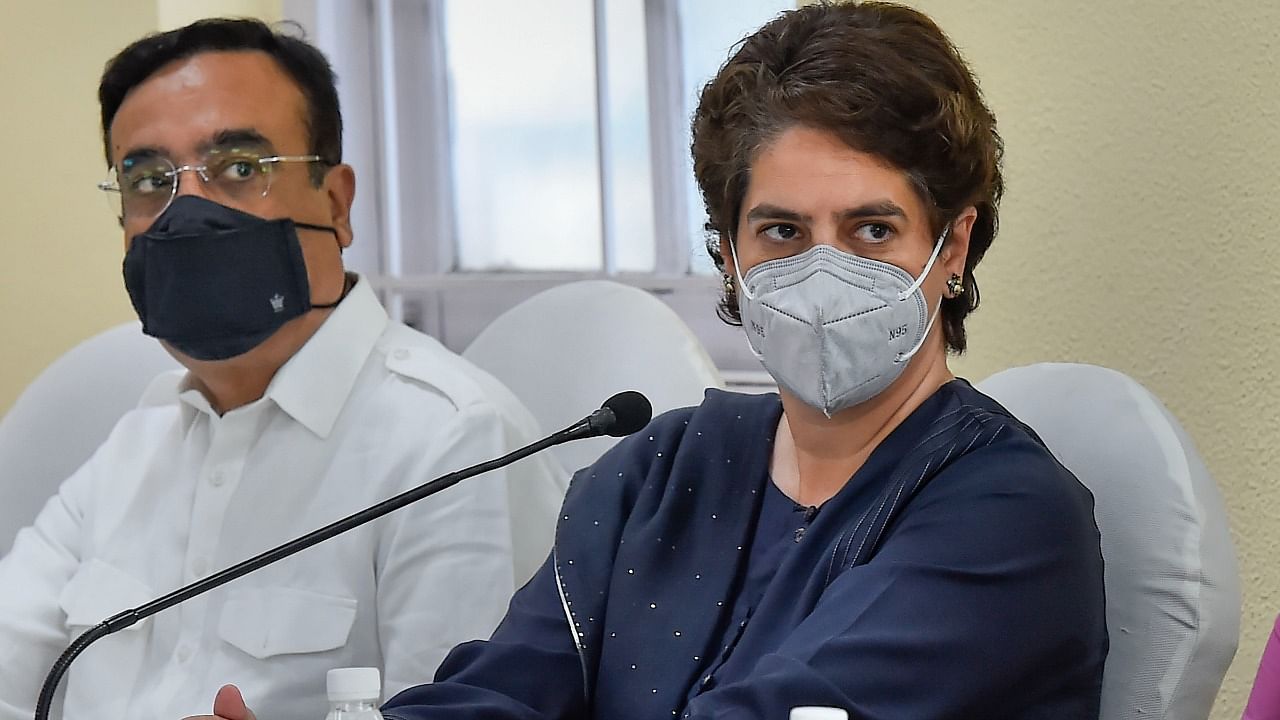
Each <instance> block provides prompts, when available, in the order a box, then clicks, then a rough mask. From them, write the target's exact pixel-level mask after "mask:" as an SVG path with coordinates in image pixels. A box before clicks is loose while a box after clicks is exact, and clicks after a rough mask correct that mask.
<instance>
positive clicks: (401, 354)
mask: <svg viewBox="0 0 1280 720" xmlns="http://www.w3.org/2000/svg"><path fill="white" fill-rule="evenodd" d="M391 357H393V358H395V359H396V360H408V359H409V351H408V350H405V349H404V348H400V349H398V350H396V351H394V352H392V353H391Z"/></svg>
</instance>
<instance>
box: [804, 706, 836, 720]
mask: <svg viewBox="0 0 1280 720" xmlns="http://www.w3.org/2000/svg"><path fill="white" fill-rule="evenodd" d="M791 720H849V713H847V712H845V711H844V710H841V709H840V708H833V707H797V708H791Z"/></svg>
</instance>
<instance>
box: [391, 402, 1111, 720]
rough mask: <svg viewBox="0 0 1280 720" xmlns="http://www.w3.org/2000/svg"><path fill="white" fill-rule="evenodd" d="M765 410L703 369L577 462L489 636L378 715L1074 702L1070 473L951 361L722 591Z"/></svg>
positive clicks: (919, 712) (1079, 609)
mask: <svg viewBox="0 0 1280 720" xmlns="http://www.w3.org/2000/svg"><path fill="white" fill-rule="evenodd" d="M780 414H781V403H780V402H779V400H778V397H777V396H776V395H764V396H752V395H737V394H732V393H724V392H720V391H714V390H713V391H709V392H708V393H707V397H706V399H705V400H704V402H703V403H702V404H701V405H700V406H698V407H697V408H690V409H686V410H678V411H674V412H670V413H666V414H664V415H662V416H661V417H659V418H657V419H655V420H654V421H653V423H651V424H650V426H649V427H648V428H646V429H645V430H643V431H641V432H640V433H638V434H636V435H633V436H631V437H629V438H627V439H626V440H624V441H622V442H621V443H619V444H618V445H617V446H616V447H614V448H613V449H612V450H610V451H609V452H608V453H606V454H605V455H604V456H603V457H602V458H601V459H600V460H599V461H597V462H596V463H595V464H594V465H592V466H591V467H589V468H587V469H585V470H582V471H580V472H579V473H578V474H577V475H576V476H575V478H574V482H573V484H572V486H571V487H570V489H569V493H568V495H567V496H566V498H565V503H564V509H563V512H562V516H561V519H560V523H559V527H558V528H557V532H556V545H555V548H554V550H553V551H552V556H551V558H549V559H548V561H547V563H546V564H545V565H544V566H543V568H542V569H541V570H540V571H539V572H538V573H537V575H535V576H534V578H533V579H532V580H531V581H530V582H529V583H528V584H527V585H526V586H525V587H524V588H522V589H521V590H520V591H519V592H518V593H517V594H516V596H515V597H514V598H513V599H512V602H511V607H510V609H509V611H508V614H507V617H506V619H505V620H504V621H503V622H502V624H501V625H500V626H499V627H498V629H497V630H496V631H495V632H494V635H493V637H492V638H491V639H490V640H489V641H486V642H472V643H467V644H464V645H461V646H459V647H457V648H455V649H454V651H453V652H452V653H450V655H449V657H448V658H447V659H446V660H445V662H444V664H443V665H442V666H441V667H440V670H439V671H438V673H437V675H436V682H435V683H433V684H430V685H423V686H419V687H416V688H411V689H409V690H406V691H404V692H403V693H401V694H399V695H397V696H396V697H394V698H392V699H391V700H390V701H389V702H388V703H387V705H386V706H385V708H384V713H385V714H386V716H387V717H388V718H389V719H391V720H395V719H403V720H428V719H431V718H447V719H448V720H473V719H474V720H517V719H520V720H552V719H553V718H554V719H557V720H570V719H584V720H585V719H586V718H592V719H597V720H642V719H643V720H654V719H656V718H664V717H665V718H672V717H689V718H693V719H695V720H711V719H713V718H714V719H715V720H747V719H758V720H772V719H774V718H777V719H779V720H782V719H784V718H786V717H787V713H788V710H789V709H790V708H791V707H793V706H796V705H828V706H836V707H842V708H845V709H847V710H848V711H849V713H850V717H851V718H855V719H866V720H871V719H876V720H879V719H882V718H886V719H887V718H902V719H904V720H907V719H909V720H922V719H926V718H1006V719H1008V718H1026V719H1028V720H1030V719H1032V718H1034V719H1035V720H1058V719H1067V718H1070V719H1071V720H1079V719H1080V718H1096V717H1097V714H1098V701H1099V693H1100V689H1101V678H1102V666H1103V660H1104V657H1105V655H1106V647H1107V639H1106V627H1105V620H1104V615H1103V586H1102V557H1101V552H1100V550H1099V545H1098V532H1097V528H1096V526H1095V525H1094V522H1093V512H1092V505H1093V501H1092V497H1091V495H1090V494H1089V492H1088V491H1087V490H1086V489H1085V488H1084V487H1083V486H1082V485H1080V483H1079V482H1078V481H1077V480H1076V479H1075V478H1074V477H1073V476H1072V475H1071V474H1070V473H1069V472H1068V471H1067V470H1066V469H1064V468H1063V467H1062V466H1061V465H1060V464H1058V463H1057V462H1056V461H1055V460H1054V459H1053V457H1052V455H1050V454H1049V452H1048V451H1047V450H1046V449H1045V448H1044V446H1043V445H1042V444H1041V442H1040V441H1039V439H1038V438H1036V436H1035V434H1034V433H1033V432H1031V431H1030V430H1029V429H1028V428H1027V427H1026V426H1024V425H1022V424H1021V423H1019V422H1018V421H1017V420H1016V419H1014V418H1012V417H1011V416H1010V415H1009V414H1008V412H1007V411H1005V410H1004V409H1003V408H1001V407H1000V406H999V405H998V404H997V403H996V402H995V401H993V400H991V399H990V398H988V397H986V396H985V395H982V394H981V393H979V392H977V391H976V390H974V389H973V388H972V387H971V386H970V385H969V384H968V383H966V382H964V381H954V382H951V383H948V384H946V385H945V386H943V387H942V388H941V389H939V390H938V391H937V392H936V393H934V395H933V396H931V397H930V398H929V399H928V400H926V401H925V402H924V403H923V404H922V405H921V406H920V407H919V408H917V409H916V410H915V412H913V413H912V414H911V415H910V417H908V418H907V420H906V421H905V422H903V423H902V424H901V425H900V426H899V427H897V428H896V429H895V430H894V431H893V432H892V433H891V434H890V435H889V437H887V438H886V439H885V440H884V442H882V443H881V444H880V446H879V447H877V448H876V449H875V450H874V451H873V452H872V454H871V456H870V457H869V458H868V459H867V461H866V463H865V464H864V465H863V467H862V468H861V469H860V470H858V472H857V473H856V474H855V475H854V476H853V477H852V478H851V479H850V481H849V482H848V484H846V485H845V487H844V488H843V489H841V490H840V492H839V493H837V494H836V495H835V496H834V497H833V498H831V499H830V500H829V501H827V502H826V503H825V504H824V505H823V506H822V509H821V512H819V513H818V514H817V515H816V516H815V517H814V518H813V519H812V522H811V523H809V524H808V525H807V526H806V529H805V533H804V535H803V537H802V539H801V542H800V543H797V547H796V548H794V549H793V550H791V551H789V552H787V553H785V557H783V558H781V560H780V564H779V565H778V567H777V569H776V571H775V572H774V573H773V574H772V578H771V579H770V580H769V581H768V582H767V586H766V587H765V588H764V589H763V594H762V595H760V597H759V599H758V602H756V601H755V599H754V598H750V599H749V600H750V602H748V603H747V604H746V605H745V606H744V603H743V602H742V600H743V598H742V591H743V588H744V583H745V584H746V587H748V588H750V587H751V583H750V582H749V577H748V575H747V572H746V570H747V567H748V556H749V555H750V554H751V553H750V549H751V547H752V542H753V539H754V531H755V528H756V525H757V521H758V519H759V517H760V510H761V503H762V500H763V498H764V496H765V492H766V490H767V487H766V483H768V482H770V480H769V478H768V467H769V459H770V456H771V453H772V442H773V436H774V432H775V430H776V428H777V423H778V420H779V417H780ZM744 607H745V609H746V610H747V611H748V613H747V614H748V617H746V618H742V617H740V615H739V614H735V610H737V611H739V613H741V611H742V610H743V609H744ZM744 620H745V621H744ZM726 645H728V646H730V648H729V652H728V653H727V654H726V652H725V646H726ZM748 655H749V656H750V657H748Z"/></svg>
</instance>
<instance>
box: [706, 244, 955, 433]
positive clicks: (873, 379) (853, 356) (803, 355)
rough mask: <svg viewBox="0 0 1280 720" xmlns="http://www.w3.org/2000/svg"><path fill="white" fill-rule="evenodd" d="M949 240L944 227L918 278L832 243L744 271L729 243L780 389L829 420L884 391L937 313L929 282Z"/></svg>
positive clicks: (756, 347) (752, 337)
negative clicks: (929, 296)
mask: <svg viewBox="0 0 1280 720" xmlns="http://www.w3.org/2000/svg"><path fill="white" fill-rule="evenodd" d="M947 229H948V230H949V229H950V226H948V228H947ZM946 237H947V230H943V231H942V235H941V236H939V237H938V242H937V243H936V244H935V245H934V248H933V254H932V255H930V256H929V262H928V263H926V264H925V267H924V270H923V271H922V272H921V273H920V277H919V278H913V277H911V274H910V273H908V272H906V271H905V270H903V269H901V268H899V267H897V266H895V265H891V264H889V263H886V262H881V261H879V260H869V259H867V258H863V257H859V256H857V255H852V254H850V253H846V252H843V251H841V250H837V249H836V248H833V247H831V246H830V245H815V246H813V247H811V248H809V249H808V250H806V251H804V252H802V253H800V254H798V255H793V256H791V257H786V258H779V259H777V260H768V261H766V262H762V263H760V264H759V265H756V266H755V267H753V268H751V270H750V271H749V272H748V273H747V275H746V277H745V278H744V277H743V276H742V274H741V271H739V270H738V268H739V267H740V264H739V263H738V254H737V249H736V248H734V247H733V244H732V243H730V250H731V252H732V253H733V267H734V273H735V274H737V276H738V287H739V288H740V289H739V292H738V309H739V311H740V312H741V313H742V326H743V329H744V330H746V333H747V342H748V343H749V344H750V345H751V351H752V352H753V353H754V354H755V356H756V357H757V358H758V359H759V360H760V362H761V363H762V364H763V365H764V367H765V370H768V371H769V374H770V375H772V376H773V379H774V380H775V381H777V383H778V385H779V386H781V387H782V388H785V389H786V390H787V391H788V392H790V393H791V394H792V395H795V396H796V397H797V398H799V399H800V400H801V401H803V402H804V403H805V404H807V405H811V406H813V407H815V408H818V409H819V410H821V411H822V412H824V413H826V415H827V417H830V416H831V415H832V414H834V413H836V412H839V411H840V410H844V409H845V408H849V407H852V406H854V405H857V404H858V403H861V402H865V401H867V400H869V399H871V398H873V397H875V396H876V395H879V394H880V393H881V392H883V391H884V389H885V388H887V387H889V385H891V384H893V381H894V380H897V379H898V377H899V376H900V375H901V374H902V371H903V370H904V369H905V368H906V367H907V362H908V361H909V360H910V359H911V357H912V356H913V355H915V354H916V352H918V351H919V350H920V347H921V346H922V345H924V341H925V338H926V337H927V336H928V335H929V329H930V328H931V327H933V321H934V320H936V319H937V317H938V308H935V309H934V312H933V314H932V316H930V314H929V311H928V307H927V302H926V301H925V297H924V292H923V291H922V290H921V289H920V285H921V283H922V282H923V281H924V279H925V277H927V276H928V275H929V270H930V269H932V268H933V263H934V261H936V260H937V259H938V252H939V251H940V250H941V249H942V243H943V241H944V240H946ZM939 306H941V300H939Z"/></svg>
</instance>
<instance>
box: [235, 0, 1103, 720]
mask: <svg viewBox="0 0 1280 720" xmlns="http://www.w3.org/2000/svg"><path fill="white" fill-rule="evenodd" d="M693 154H694V161H695V172H696V174H697V178H698V182H699V184H700V186H701V189H702V193H703V197H704V200H705V203H706V206H707V210H708V213H709V216H710V222H709V224H708V228H709V230H710V232H711V235H712V236H713V240H712V245H711V248H712V254H713V256H714V257H715V259H716V261H717V262H718V263H719V264H720V266H721V268H722V269H723V271H724V284H725V298H724V302H723V304H722V307H721V311H722V314H723V315H725V316H726V317H727V318H729V319H731V320H734V321H737V320H739V319H740V320H741V322H742V323H743V324H744V326H745V331H746V333H747V337H748V340H749V341H750V343H751V347H752V348H753V350H754V351H755V352H756V353H757V355H759V357H760V359H761V361H762V362H763V364H764V366H765V367H766V368H767V369H768V371H769V372H770V374H771V375H772V376H773V377H774V379H776V380H777V382H778V384H779V386H780V393H779V395H777V396H775V395H765V396H746V395H736V394H732V393H724V392H717V391H711V392H709V393H708V394H707V397H706V400H705V401H704V402H703V403H702V405H700V406H699V407H697V408H691V409H687V410H683V411H676V412H672V413H667V414H666V415H663V416H662V417H659V418H658V419H656V420H655V421H654V422H653V423H652V424H651V425H650V427H649V428H647V429H646V430H645V431H642V432H641V433H639V434H637V435H635V436H632V437H631V438H628V439H627V440H625V441H623V442H622V443H620V444H619V445H618V446H616V447H615V448H614V449H613V450H611V451H610V452H609V453H607V454H606V455H605V456H604V457H602V458H601V459H600V460H599V461H598V462H597V463H596V464H594V465H593V466H592V467H590V468H587V469H586V470H583V471H581V472H580V473H578V475H577V477H576V478H575V481H574V483H573V486H572V488H571V489H570V491H569V494H568V496H567V497H566V500H565V504H564V508H563V511H562V513H561V519H560V523H559V528H558V531H557V541H556V546H555V550H554V551H553V553H552V557H551V558H550V559H549V560H548V561H547V564H546V565H545V566H544V567H543V568H542V569H541V571H540V572H539V573H538V574H537V575H536V576H535V577H534V579H533V580H532V581H530V583H529V584H528V585H527V586H526V587H524V588H523V589H522V590H521V591H520V592H519V593H517V595H516V596H515V598H514V599H513V600H512V603H511V607H510V609H509V611H508V614H507V617H506V619H505V620H504V622H503V624H502V625H501V626H500V627H499V628H498V630H497V631H496V632H495V633H494V635H493V637H492V639H491V640H489V641H487V642H475V643H469V644H465V645H462V646H460V647H458V648H456V649H455V650H454V651H453V652H452V654H451V655H450V656H449V658H448V659H447V660H446V661H445V663H444V664H443V665H442V666H441V668H440V670H439V672H438V674H437V677H436V682H435V683H433V684H430V685H424V686H419V687H416V688H412V689H410V690H407V691H405V692H403V693H401V694H400V695H398V696H396V697H395V698H392V699H391V700H390V701H389V702H388V703H387V705H386V707H385V708H384V713H385V715H386V717H387V718H390V719H394V718H401V719H404V720H416V719H419V718H422V719H426V718H437V717H448V718H451V719H452V720H458V719H460V718H477V719H479V718H483V719H484V720H495V719H512V720H514V719H516V718H521V719H524V718H530V719H532V718H539V719H550V718H557V719H567V718H599V719H601V720H630V719H632V718H635V719H640V718H645V719H649V720H652V719H654V718H662V717H686V718H698V719H708V720H709V719H711V718H760V719H761V720H764V719H778V720H781V719H782V718H785V717H786V716H787V712H788V709H789V708H790V707H792V706H796V705H828V706H837V707H842V708H845V709H847V710H848V711H849V712H850V716H851V717H853V718H910V719H912V720H918V719H921V718H1006V719H1007V718H1035V719H1036V720H1050V719H1054V718H1071V719H1072V720H1076V719H1079V718H1087V717H1097V713H1098V702H1099V692H1100V686H1101V675H1102V666H1103V659H1104V656H1105V653H1106V642H1107V641H1106V631H1105V624H1104V618H1103V588H1102V558H1101V555H1100V551H1099V546H1098V534H1097V529H1096V527H1095V526H1094V523H1093V517H1092V499H1091V496H1090V495H1089V493H1088V492H1087V491H1086V490H1085V489H1084V488H1083V487H1082V486H1081V485H1080V484H1079V483H1078V482H1077V481H1076V480H1075V478H1073V477H1072V476H1071V474H1070V473H1069V472H1068V471H1066V470H1065V469H1064V468H1063V467H1062V466H1060V465H1059V464H1058V463H1057V462H1055V461H1054V459H1053V457H1052V456H1051V455H1050V453H1049V452H1048V451H1047V450H1046V449H1045V448H1044V447H1043V445H1042V444H1041V443H1040V441H1039V440H1038V438H1037V437H1036V436H1035V434H1034V433H1033V432H1031V431H1030V430H1029V429H1028V428H1027V427H1025V426H1024V425H1022V424H1021V423H1019V422H1018V421H1017V420H1016V419H1014V418H1012V417H1010V416H1009V414H1008V413H1007V412H1006V411H1005V410H1004V409H1003V408H1001V407H1000V406H999V405H997V404H996V403H995V402H994V401H992V400H991V399H989V398H987V397H985V396H983V395H981V394H980V393H978V392H977V391H975V390H974V389H973V388H972V387H970V386H969V384H968V383H966V382H964V381H963V380H957V379H954V377H953V376H952V374H951V372H950V371H949V370H948V369H947V362H946V359H947V352H948V351H949V350H950V351H956V352H958V351H961V350H963V349H964V347H965V331H964V319H965V317H966V315H968V313H969V312H970V311H971V310H973V309H974V308H975V307H976V306H977V287H976V285H975V283H974V274H973V270H974V267H975V266H976V265H977V264H978V261H979V260H981V258H982V256H983V254H984V253H985V252H986V250H987V247H988V246H989V245H990V244H991V241H992V238H993V236H994V234H995V230H996V219H997V206H998V202H999V199H1000V194H1001V189H1002V186H1001V177H1000V170H999V162H1000V155H1001V141H1000V138H999V136H998V135H997V133H996V130H995V121H994V118H993V117H992V115H991V114H990V112H989V111H988V110H987V108H986V107H985V106H984V104H983V101H982V98H981V96H980V94H979V91H978V88H977V85H976V83H975V82H974V79H973V77H972V76H971V74H970V72H969V70H968V68H967V67H966V65H965V64H964V62H963V60H962V59H961V58H960V56H959V54H958V53H957V51H956V50H955V48H954V47H953V46H952V45H951V44H950V43H949V41H948V40H947V39H946V38H945V36H944V35H943V34H942V32H941V31H940V30H939V29H938V28H937V27H936V26H935V25H934V24H933V23H932V22H931V21H930V20H929V19H928V18H926V17H925V16H923V15H921V14H920V13H918V12H916V11H914V10H911V9H908V8H905V7H900V6H895V5H886V4H871V3H868V4H861V5H831V6H828V5H818V6H809V7H804V8H801V9H798V10H795V11H792V12H788V13H785V14H783V15H782V16H780V17H779V18H778V19H776V20H774V21H773V22H771V23H769V24H768V25H766V26H765V27H764V28H762V29H761V30H760V31H758V32H757V33H755V34H754V35H752V36H751V37H749V38H747V39H746V40H745V41H744V43H743V44H742V45H741V46H740V48H739V49H738V50H737V52H736V53H735V54H734V55H733V57H732V58H731V59H730V60H729V61H728V63H727V64H726V65H725V66H724V67H723V68H722V69H721V71H720V73H719V74H718V75H717V76H716V77H715V78H714V79H713V80H712V81H711V82H710V83H709V84H708V85H707V86H706V88H705V89H704V90H703V92H702V97H701V102H700V104H699V107H698V110H697V113H696V115H695V118H694V142H693ZM220 702H222V707H223V708H230V709H229V710H228V712H227V713H224V714H229V715H232V716H235V717H239V716H240V711H241V707H240V706H239V704H238V702H235V701H234V698H230V697H226V698H224V697H220ZM233 706H234V707H233Z"/></svg>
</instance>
